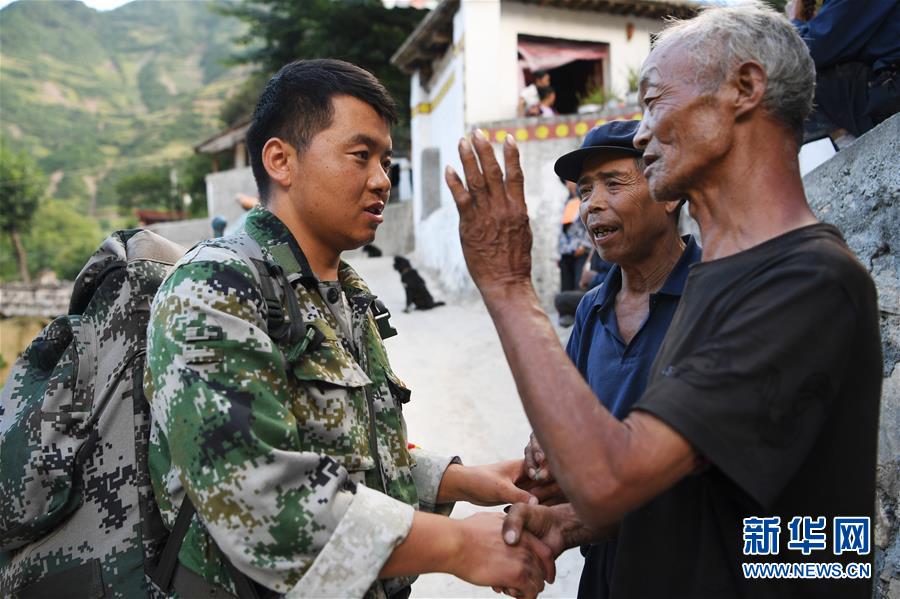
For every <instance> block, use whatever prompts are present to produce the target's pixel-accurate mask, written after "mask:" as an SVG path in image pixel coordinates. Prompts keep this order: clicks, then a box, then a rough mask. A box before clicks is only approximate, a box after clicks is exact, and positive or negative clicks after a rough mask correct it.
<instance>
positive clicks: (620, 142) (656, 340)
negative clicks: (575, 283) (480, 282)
mask: <svg viewBox="0 0 900 599" xmlns="http://www.w3.org/2000/svg"><path fill="white" fill-rule="evenodd" d="M639 124H640V122H639V121H613V122H611V123H607V124H605V125H601V126H599V127H596V128H594V129H592V130H591V131H590V132H589V133H588V134H587V136H586V137H585V139H584V143H583V144H582V146H581V148H580V149H578V150H574V151H572V152H569V153H568V154H566V155H564V156H562V157H561V158H560V159H559V160H557V161H556V165H555V166H554V169H555V170H556V174H557V175H559V176H560V177H561V178H563V179H565V180H566V181H573V182H575V183H576V184H577V190H578V195H579V197H580V198H581V201H582V203H581V219H582V221H583V222H584V224H585V227H586V228H587V229H588V232H589V234H590V238H591V240H592V242H593V244H594V247H595V249H596V250H597V252H598V253H599V254H600V256H601V257H602V258H603V259H604V260H606V261H608V262H612V263H613V264H614V266H613V267H612V269H611V270H610V271H609V274H607V276H606V279H605V280H604V282H603V283H602V284H601V285H599V286H598V287H595V288H594V289H592V290H591V291H589V292H588V293H587V294H586V295H585V296H584V298H583V299H582V300H581V303H580V304H579V305H578V310H577V312H576V314H575V326H574V328H573V329H572V334H571V336H570V337H569V343H568V345H567V346H566V353H568V355H569V358H571V360H572V362H573V363H574V364H575V366H576V367H577V368H578V371H579V372H580V373H581V375H582V376H583V377H584V379H585V380H586V381H587V382H588V384H589V385H590V386H591V389H592V390H593V392H594V394H595V395H596V396H597V398H598V400H599V401H600V403H602V404H603V405H604V406H605V407H606V409H607V410H609V411H610V412H611V413H612V414H613V415H614V416H615V417H616V418H619V419H620V420H621V419H623V418H624V417H625V416H626V415H627V414H628V412H629V411H630V410H631V407H632V406H633V405H634V403H635V402H636V401H637V400H638V399H639V398H640V396H641V395H642V394H643V392H644V388H645V387H646V386H647V380H648V378H649V374H650V366H651V365H652V364H653V360H654V358H655V357H656V353H657V351H659V346H660V344H661V343H662V340H663V337H665V335H666V331H667V330H668V329H669V324H670V323H671V322H672V316H673V314H674V313H675V308H676V307H677V306H678V300H679V299H681V290H682V288H683V287H684V282H685V281H686V280H687V275H688V267H689V266H690V265H691V264H693V263H695V262H697V261H699V260H700V247H699V246H698V245H697V243H696V242H695V241H694V239H693V238H692V237H691V236H690V235H687V236H685V237H680V236H679V235H678V211H679V208H680V206H681V203H680V202H678V201H671V202H654V201H653V199H651V197H650V190H649V188H648V186H647V180H646V179H645V178H644V175H643V174H642V171H643V168H644V166H643V161H642V160H641V155H642V154H643V152H642V151H641V150H637V149H635V147H634V134H635V132H637V130H638V125H639ZM588 459H589V458H588ZM525 463H526V466H527V468H528V475H529V477H530V478H532V479H533V480H534V481H536V482H538V483H541V484H544V485H550V484H552V482H553V480H554V477H553V474H552V473H551V472H550V470H549V464H547V462H546V460H545V459H544V455H543V451H541V449H540V446H539V445H538V442H537V440H536V439H535V438H534V435H532V437H531V441H530V442H529V444H528V446H527V447H526V448H525ZM557 499H559V498H557ZM548 500H550V501H551V503H552V502H553V501H552V498H548ZM557 509H558V510H559V511H567V512H568V513H569V514H573V513H574V512H573V511H572V510H571V506H570V505H568V504H566V505H565V506H560V507H558V508H557ZM585 533H586V534H585V535H584V536H583V538H581V539H571V540H570V542H571V541H582V542H586V539H587V538H588V537H589V535H588V534H587V532H586V531H585ZM591 540H594V541H596V542H595V543H594V544H589V545H588V544H585V545H583V547H582V553H584V555H585V565H584V570H583V571H582V574H581V584H580V585H579V589H578V596H579V597H583V598H591V599H597V598H602V597H608V596H609V576H610V575H611V573H612V563H613V559H614V558H615V551H616V544H615V536H614V535H612V536H610V537H608V538H606V539H591Z"/></svg>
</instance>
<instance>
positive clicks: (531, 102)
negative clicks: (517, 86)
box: [516, 70, 550, 117]
mask: <svg viewBox="0 0 900 599" xmlns="http://www.w3.org/2000/svg"><path fill="white" fill-rule="evenodd" d="M532 75H533V77H534V83H531V84H530V85H526V86H525V88H524V89H523V90H522V92H521V93H520V94H519V107H518V110H517V112H516V113H517V115H518V116H519V117H523V116H538V115H539V114H541V96H540V92H539V91H538V90H540V89H541V88H544V87H549V86H550V73H548V72H547V71H542V70H537V71H534V73H532Z"/></svg>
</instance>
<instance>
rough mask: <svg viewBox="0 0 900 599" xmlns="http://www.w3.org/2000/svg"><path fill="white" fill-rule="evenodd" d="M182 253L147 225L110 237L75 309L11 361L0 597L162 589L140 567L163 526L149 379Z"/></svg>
mask: <svg viewBox="0 0 900 599" xmlns="http://www.w3.org/2000/svg"><path fill="white" fill-rule="evenodd" d="M183 253H184V248H181V247H180V246H176V245H175V244H172V243H171V242H168V241H166V240H165V239H162V238H161V237H159V236H157V235H155V234H153V233H151V232H149V231H139V230H130V231H120V232H118V233H116V234H114V235H112V236H111V237H109V238H108V239H107V240H106V241H105V242H104V243H103V245H102V246H101V247H100V249H99V250H98V251H97V252H96V253H95V254H94V256H93V257H92V258H91V259H90V261H89V262H88V263H87V265H86V266H85V267H84V269H83V270H82V272H81V274H79V276H78V278H77V280H76V283H75V289H74V292H73V296H72V301H71V306H70V309H69V315H67V316H64V317H60V318H58V319H57V320H55V321H54V322H53V323H51V324H50V325H49V326H48V327H47V328H46V329H44V331H43V332H42V333H41V334H40V335H39V336H38V337H37V338H36V339H35V340H34V341H33V342H32V343H31V345H30V346H29V347H28V348H27V349H26V351H25V352H24V353H23V355H22V356H21V358H20V359H19V360H17V361H16V363H15V365H14V366H13V369H12V371H11V373H10V376H9V378H8V379H7V381H6V384H5V385H4V388H3V392H2V403H0V550H2V551H3V552H4V555H3V556H2V561H0V563H2V565H0V596H2V597H15V596H20V595H21V596H39V597H54V596H59V594H60V589H65V590H66V591H67V592H69V593H71V592H77V593H79V594H80V596H84V597H128V598H132V597H140V596H154V594H155V591H154V589H153V587H152V586H151V585H150V584H149V581H148V580H147V579H146V577H145V574H144V568H145V564H146V563H152V562H153V561H154V560H155V557H156V555H157V551H158V549H159V547H160V545H161V543H162V542H164V541H165V538H166V537H167V533H166V530H165V528H164V527H163V523H162V519H161V517H160V515H159V512H158V509H157V508H156V504H155V501H154V500H153V494H152V489H151V487H150V477H149V472H148V470H147V452H148V444H149V433H150V418H149V417H150V411H149V406H148V405H147V403H146V400H145V399H144V396H143V393H142V389H141V378H142V375H143V369H144V349H145V334H146V326H147V321H148V318H149V308H150V300H151V299H152V298H153V295H154V293H155V292H156V290H157V288H158V287H159V285H160V283H161V282H162V280H163V279H164V277H165V275H166V274H167V273H168V271H169V269H170V268H171V266H172V264H173V263H174V262H175V261H176V260H177V259H178V258H179V257H181V256H182V255H183Z"/></svg>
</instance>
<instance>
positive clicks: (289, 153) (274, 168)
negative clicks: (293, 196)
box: [262, 137, 296, 187]
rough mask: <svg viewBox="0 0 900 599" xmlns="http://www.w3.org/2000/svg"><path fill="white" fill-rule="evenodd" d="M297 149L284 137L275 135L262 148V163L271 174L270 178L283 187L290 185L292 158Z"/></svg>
mask: <svg viewBox="0 0 900 599" xmlns="http://www.w3.org/2000/svg"><path fill="white" fill-rule="evenodd" d="M295 154H296V151H295V150H294V148H293V147H292V146H291V144H289V143H287V142H286V141H284V140H283V139H280V138H278V137H273V138H271V139H269V141H267V142H266V145H264V146H263V149H262V163H263V166H264V167H265V169H266V172H267V173H268V174H269V179H271V180H272V182H273V183H275V184H276V185H280V186H281V187H290V186H291V178H292V175H293V172H292V170H291V160H292V158H293V157H294V155H295Z"/></svg>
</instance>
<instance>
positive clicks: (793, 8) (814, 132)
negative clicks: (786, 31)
mask: <svg viewBox="0 0 900 599" xmlns="http://www.w3.org/2000/svg"><path fill="white" fill-rule="evenodd" d="M810 4H813V5H814V4H815V3H814V2H804V1H800V0H791V1H790V2H788V3H787V5H786V6H785V12H786V13H787V16H788V18H789V19H791V22H792V23H793V24H794V27H796V28H797V31H798V32H799V33H800V37H802V38H803V41H804V42H806V45H807V47H808V48H809V53H810V55H811V56H812V58H813V61H814V62H815V64H816V95H815V109H814V111H813V114H812V115H811V116H810V118H809V119H808V120H807V122H806V125H805V127H804V139H805V141H813V140H815V139H818V138H821V137H824V136H826V135H829V136H830V137H831V139H832V140H833V141H834V142H835V145H837V146H838V148H841V147H845V146H846V145H847V144H849V143H851V142H852V141H853V140H854V139H856V138H857V137H859V136H860V135H862V134H863V133H865V132H866V131H868V130H869V129H871V128H872V127H874V126H875V125H877V124H878V123H880V122H882V121H884V120H885V119H887V118H888V117H890V116H891V115H892V114H895V113H896V112H898V111H900V0H870V1H868V2H852V1H851V0H825V2H824V3H823V5H822V8H821V9H819V11H818V13H815V12H814V10H809V9H810V8H813V9H814V6H812V7H810V6H809V5H810Z"/></svg>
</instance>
